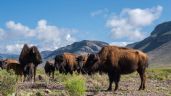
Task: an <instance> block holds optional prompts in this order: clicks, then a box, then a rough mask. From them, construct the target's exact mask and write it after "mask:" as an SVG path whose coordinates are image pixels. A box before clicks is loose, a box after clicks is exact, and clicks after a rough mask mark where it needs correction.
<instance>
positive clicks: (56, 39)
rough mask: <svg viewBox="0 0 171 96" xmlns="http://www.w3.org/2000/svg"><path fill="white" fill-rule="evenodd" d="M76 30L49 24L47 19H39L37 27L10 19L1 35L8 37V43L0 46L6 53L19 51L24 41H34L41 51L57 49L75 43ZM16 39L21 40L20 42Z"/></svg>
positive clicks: (0, 32)
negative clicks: (30, 26)
mask: <svg viewBox="0 0 171 96" xmlns="http://www.w3.org/2000/svg"><path fill="white" fill-rule="evenodd" d="M75 32H77V30H75V29H69V28H61V27H58V26H53V25H48V23H47V21H46V20H39V21H38V22H37V26H36V27H35V28H29V27H28V26H26V25H23V24H21V23H16V22H14V21H8V22H7V23H6V29H5V30H3V29H0V37H2V35H3V36H4V35H6V36H7V37H6V38H5V39H6V40H4V41H5V42H6V43H7V44H3V46H2V45H0V47H3V48H1V49H3V50H4V52H5V53H19V52H20V51H21V48H22V46H23V44H24V43H32V44H33V43H34V45H37V46H38V47H39V48H40V50H41V51H43V50H55V49H57V48H59V47H63V46H66V45H68V44H71V43H73V42H74V41H75V40H76V38H75V37H74V33H75ZM9 38H10V39H9ZM21 38H22V39H21ZM16 40H19V42H17V41H16ZM20 40H23V41H20Z"/></svg>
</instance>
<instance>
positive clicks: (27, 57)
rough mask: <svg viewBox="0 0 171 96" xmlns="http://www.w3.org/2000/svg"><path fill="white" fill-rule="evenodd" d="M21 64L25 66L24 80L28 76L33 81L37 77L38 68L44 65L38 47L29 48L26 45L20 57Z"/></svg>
mask: <svg viewBox="0 0 171 96" xmlns="http://www.w3.org/2000/svg"><path fill="white" fill-rule="evenodd" d="M19 61H20V64H21V65H22V66H23V73H24V80H25V79H26V77H27V76H28V77H29V79H32V77H34V81H35V76H36V68H37V66H38V65H39V64H40V63H42V58H41V55H40V52H39V50H38V48H37V47H36V46H32V47H30V48H29V47H28V45H27V44H24V46H23V49H22V51H21V54H20V57H19Z"/></svg>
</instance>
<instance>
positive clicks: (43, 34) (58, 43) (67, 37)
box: [34, 20, 77, 50]
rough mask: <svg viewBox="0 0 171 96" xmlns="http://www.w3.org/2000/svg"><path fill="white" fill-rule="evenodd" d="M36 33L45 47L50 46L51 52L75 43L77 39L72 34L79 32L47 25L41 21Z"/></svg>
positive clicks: (44, 21)
mask: <svg viewBox="0 0 171 96" xmlns="http://www.w3.org/2000/svg"><path fill="white" fill-rule="evenodd" d="M34 31H35V32H36V37H37V38H38V39H39V40H41V41H42V42H44V44H45V46H49V48H48V49H49V50H50V49H51V50H54V49H56V48H59V47H62V46H65V45H68V44H71V43H73V42H74V41H75V40H76V39H75V38H74V37H73V35H72V34H73V33H74V32H76V31H77V30H75V29H67V28H59V27H57V26H52V25H47V21H46V20H40V21H38V26H37V27H36V29H35V30H34ZM42 47H43V45H42Z"/></svg>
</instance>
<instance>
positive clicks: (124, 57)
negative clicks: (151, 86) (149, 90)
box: [84, 46, 148, 91]
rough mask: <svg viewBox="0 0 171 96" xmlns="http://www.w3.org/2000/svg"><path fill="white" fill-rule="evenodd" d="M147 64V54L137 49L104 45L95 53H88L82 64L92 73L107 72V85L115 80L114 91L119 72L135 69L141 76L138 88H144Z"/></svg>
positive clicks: (127, 72) (116, 87)
mask: <svg viewBox="0 0 171 96" xmlns="http://www.w3.org/2000/svg"><path fill="white" fill-rule="evenodd" d="M147 66H148V56H147V55H146V54H145V53H143V52H141V51H138V50H133V49H129V48H124V47H117V46H106V47H103V48H102V49H101V51H100V52H99V53H97V54H90V55H89V56H88V59H87V62H86V64H85V66H84V70H85V71H86V72H88V73H89V74H90V73H94V72H97V71H102V72H105V73H107V74H108V77H109V87H108V90H112V83H113V82H115V89H114V90H115V91H116V90H117V89H118V83H119V81H120V76H121V74H129V73H132V72H134V71H137V72H138V73H139V75H140V78H141V85H140V87H139V90H144V89H145V81H146V75H145V69H146V67H147Z"/></svg>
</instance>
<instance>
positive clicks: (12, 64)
mask: <svg viewBox="0 0 171 96" xmlns="http://www.w3.org/2000/svg"><path fill="white" fill-rule="evenodd" d="M4 68H6V69H7V71H9V70H11V69H12V70H13V71H14V72H15V74H16V75H20V76H22V75H23V72H22V65H21V64H20V63H19V62H18V61H17V60H14V59H6V60H4Z"/></svg>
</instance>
